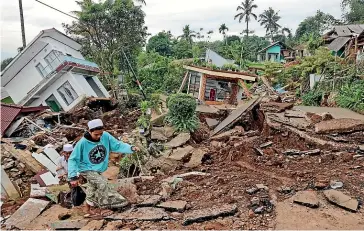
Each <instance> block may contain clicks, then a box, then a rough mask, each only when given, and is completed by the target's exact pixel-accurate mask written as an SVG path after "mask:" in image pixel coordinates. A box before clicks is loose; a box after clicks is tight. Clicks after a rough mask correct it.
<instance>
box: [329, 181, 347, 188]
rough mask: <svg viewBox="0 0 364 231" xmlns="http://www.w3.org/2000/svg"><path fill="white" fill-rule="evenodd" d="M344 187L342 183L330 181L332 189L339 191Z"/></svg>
mask: <svg viewBox="0 0 364 231" xmlns="http://www.w3.org/2000/svg"><path fill="white" fill-rule="evenodd" d="M343 186H344V183H343V182H341V181H336V180H331V181H330V187H331V188H332V189H338V188H342V187H343Z"/></svg>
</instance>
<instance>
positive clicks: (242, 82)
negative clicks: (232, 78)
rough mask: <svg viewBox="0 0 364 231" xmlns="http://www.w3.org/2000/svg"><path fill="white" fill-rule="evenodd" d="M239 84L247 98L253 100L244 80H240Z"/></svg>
mask: <svg viewBox="0 0 364 231" xmlns="http://www.w3.org/2000/svg"><path fill="white" fill-rule="evenodd" d="M239 83H240V85H241V86H242V88H243V90H244V93H245V95H246V97H248V98H249V99H251V98H252V95H251V94H250V92H249V89H248V87H247V86H246V84H245V82H244V81H243V80H239Z"/></svg>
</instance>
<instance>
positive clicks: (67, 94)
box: [57, 81, 78, 106]
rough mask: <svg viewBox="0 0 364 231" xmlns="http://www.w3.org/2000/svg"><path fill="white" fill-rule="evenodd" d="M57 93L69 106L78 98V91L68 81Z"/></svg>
mask: <svg viewBox="0 0 364 231" xmlns="http://www.w3.org/2000/svg"><path fill="white" fill-rule="evenodd" d="M57 91H58V93H59V95H60V96H61V97H62V99H63V101H64V102H65V103H66V104H67V106H68V105H70V104H71V103H73V101H75V100H76V99H77V98H78V95H77V93H76V91H75V90H74V89H73V87H72V86H71V84H70V83H69V82H68V81H67V82H65V83H64V84H63V85H62V86H61V87H60V88H58V89H57Z"/></svg>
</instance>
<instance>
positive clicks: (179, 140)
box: [165, 133, 191, 148]
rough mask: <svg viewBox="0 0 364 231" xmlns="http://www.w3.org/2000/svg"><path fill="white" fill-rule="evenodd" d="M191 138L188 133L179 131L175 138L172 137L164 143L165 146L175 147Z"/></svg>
mask: <svg viewBox="0 0 364 231" xmlns="http://www.w3.org/2000/svg"><path fill="white" fill-rule="evenodd" d="M190 139H191V135H190V133H181V134H179V135H178V136H176V137H175V138H173V139H172V140H171V141H169V142H168V143H166V144H165V146H166V147H167V148H177V147H180V146H182V145H184V144H185V143H187V141H189V140H190Z"/></svg>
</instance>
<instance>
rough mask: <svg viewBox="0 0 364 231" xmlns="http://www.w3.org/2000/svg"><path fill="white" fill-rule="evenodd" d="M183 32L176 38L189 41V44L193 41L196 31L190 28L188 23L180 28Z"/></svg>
mask: <svg viewBox="0 0 364 231" xmlns="http://www.w3.org/2000/svg"><path fill="white" fill-rule="evenodd" d="M182 31H183V34H182V35H180V36H178V37H177V39H179V38H180V39H184V40H186V41H187V42H189V43H190V44H192V42H193V38H195V37H196V32H195V31H193V30H191V29H190V25H186V26H185V27H183V29H182Z"/></svg>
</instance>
